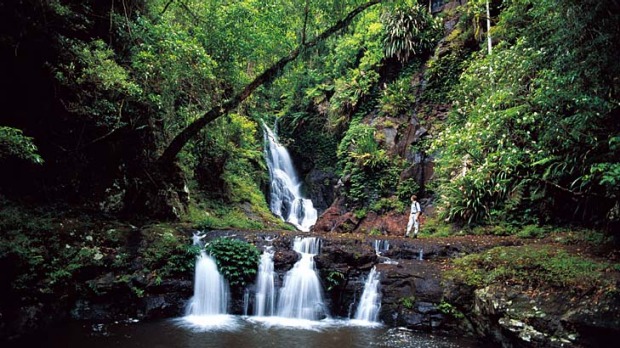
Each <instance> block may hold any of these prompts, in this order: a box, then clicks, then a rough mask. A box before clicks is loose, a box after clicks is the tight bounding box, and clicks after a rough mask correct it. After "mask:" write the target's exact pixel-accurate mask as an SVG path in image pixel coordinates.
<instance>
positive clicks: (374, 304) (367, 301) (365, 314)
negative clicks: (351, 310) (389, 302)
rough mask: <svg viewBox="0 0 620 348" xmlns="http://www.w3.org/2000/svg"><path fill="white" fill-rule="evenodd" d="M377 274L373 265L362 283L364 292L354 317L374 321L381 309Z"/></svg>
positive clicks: (378, 274)
mask: <svg viewBox="0 0 620 348" xmlns="http://www.w3.org/2000/svg"><path fill="white" fill-rule="evenodd" d="M379 276H380V273H378V272H377V270H376V267H373V268H372V270H371V271H370V273H369V274H368V278H367V279H366V282H365V284H364V292H363V293H362V297H361V298H360V302H359V305H358V306H357V310H356V311H355V319H356V320H362V321H370V322H376V321H377V319H378V317H379V309H381V292H379Z"/></svg>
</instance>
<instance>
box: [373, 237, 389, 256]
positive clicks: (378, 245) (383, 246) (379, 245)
mask: <svg viewBox="0 0 620 348" xmlns="http://www.w3.org/2000/svg"><path fill="white" fill-rule="evenodd" d="M373 244H374V247H375V253H376V254H377V255H381V253H383V252H384V251H388V250H390V241H389V240H379V239H375V241H374V243H373Z"/></svg>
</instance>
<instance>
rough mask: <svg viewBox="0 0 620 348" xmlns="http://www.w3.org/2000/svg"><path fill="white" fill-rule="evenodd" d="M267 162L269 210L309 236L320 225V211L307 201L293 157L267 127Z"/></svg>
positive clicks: (265, 135)
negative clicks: (318, 219)
mask: <svg viewBox="0 0 620 348" xmlns="http://www.w3.org/2000/svg"><path fill="white" fill-rule="evenodd" d="M263 129H264V132H263V135H264V140H265V158H266V161H267V167H268V168H269V179H270V180H271V185H270V195H269V198H270V199H269V208H270V210H271V212H273V213H274V214H276V215H277V216H278V217H280V218H281V219H283V220H284V221H287V222H289V223H291V224H293V225H294V226H295V227H297V228H298V229H299V230H301V231H304V232H308V231H310V228H311V227H312V226H313V225H314V224H315V223H316V220H317V216H318V214H317V210H316V209H315V208H314V205H313V204H312V200H310V199H307V198H303V197H302V194H301V182H300V180H299V177H298V176H297V172H296V171H295V168H294V167H293V161H292V160H291V156H290V155H289V153H288V151H287V150H286V148H285V147H284V146H282V145H281V144H280V143H279V141H278V137H277V135H276V134H275V133H274V132H273V131H272V130H271V129H270V128H269V127H267V125H265V124H264V123H263Z"/></svg>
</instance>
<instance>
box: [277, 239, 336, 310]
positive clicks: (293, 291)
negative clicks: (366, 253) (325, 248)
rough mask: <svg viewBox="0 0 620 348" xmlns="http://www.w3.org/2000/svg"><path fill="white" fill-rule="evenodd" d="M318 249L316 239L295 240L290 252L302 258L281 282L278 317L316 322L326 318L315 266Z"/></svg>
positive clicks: (318, 242)
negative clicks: (293, 251)
mask: <svg viewBox="0 0 620 348" xmlns="http://www.w3.org/2000/svg"><path fill="white" fill-rule="evenodd" d="M319 248H320V239H318V238H315V237H308V238H300V237H295V241H294V244H293V249H294V250H295V251H296V252H297V253H299V254H300V257H301V258H300V259H299V261H297V263H295V265H294V266H293V268H292V269H291V270H290V271H289V272H288V273H287V274H286V276H285V278H284V285H283V287H282V289H281V290H280V298H279V300H278V316H280V317H285V318H295V319H307V320H319V319H322V318H323V317H325V316H327V315H328V314H327V310H326V308H325V304H324V303H323V291H322V288H321V282H320V280H319V277H318V276H317V274H316V269H315V266H314V256H315V255H317V254H318V253H319Z"/></svg>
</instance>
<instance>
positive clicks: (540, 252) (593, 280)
mask: <svg viewBox="0 0 620 348" xmlns="http://www.w3.org/2000/svg"><path fill="white" fill-rule="evenodd" d="M453 265H454V269H452V270H450V271H448V272H446V274H445V276H446V278H447V279H451V280H454V281H457V282H463V283H465V284H468V285H470V286H474V287H477V288H480V287H484V286H487V285H490V284H492V283H498V282H501V283H505V284H521V285H525V286H528V287H532V288H539V287H551V288H567V289H571V290H572V291H579V290H587V289H590V288H591V287H592V286H598V287H599V288H605V287H609V286H612V287H615V286H614V285H613V284H612V283H610V282H609V280H608V279H606V277H605V276H604V273H603V272H604V271H605V270H606V269H609V268H610V267H613V265H612V264H609V263H606V262H599V261H593V260H590V259H586V258H584V257H582V256H580V255H576V254H570V253H568V252H566V251H564V250H562V249H558V248H555V247H553V246H549V245H545V246H536V245H528V246H512V247H496V248H493V249H490V250H488V251H485V252H483V253H479V254H472V255H468V256H465V257H463V258H460V259H457V260H455V261H454V263H453Z"/></svg>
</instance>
